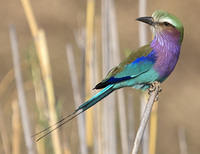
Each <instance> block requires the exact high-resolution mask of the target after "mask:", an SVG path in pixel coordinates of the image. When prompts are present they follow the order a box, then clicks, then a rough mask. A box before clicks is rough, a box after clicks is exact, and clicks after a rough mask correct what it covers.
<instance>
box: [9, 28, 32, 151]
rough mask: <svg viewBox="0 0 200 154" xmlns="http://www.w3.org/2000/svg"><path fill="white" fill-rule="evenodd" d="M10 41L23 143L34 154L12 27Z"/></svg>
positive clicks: (15, 38) (14, 34) (14, 33)
mask: <svg viewBox="0 0 200 154" xmlns="http://www.w3.org/2000/svg"><path fill="white" fill-rule="evenodd" d="M10 40H11V48H12V55H13V64H14V71H15V78H16V86H17V92H18V99H19V101H18V102H19V107H20V113H21V119H22V126H23V129H24V137H25V143H26V147H27V153H28V154H34V153H35V150H34V146H33V141H32V138H31V127H30V123H29V115H28V111H27V106H26V99H25V92H24V88H23V79H22V75H21V69H20V58H19V51H18V43H17V37H16V31H15V29H14V27H10Z"/></svg>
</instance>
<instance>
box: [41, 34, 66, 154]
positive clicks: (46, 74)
mask: <svg viewBox="0 0 200 154" xmlns="http://www.w3.org/2000/svg"><path fill="white" fill-rule="evenodd" d="M37 44H38V45H39V46H38V47H39V48H38V50H37V51H38V56H39V60H40V65H41V70H42V74H43V79H44V83H45V88H46V93H47V100H48V109H49V118H50V119H49V125H50V126H51V125H53V124H55V123H56V122H57V115H56V109H55V96H54V87H53V81H52V75H51V74H52V73H51V69H50V62H49V55H48V49H47V45H46V44H47V43H46V38H45V34H44V31H42V30H40V31H39V32H38V36H37ZM51 136H52V142H53V147H54V150H55V153H56V154H61V153H62V152H61V151H62V150H61V144H60V140H59V134H58V130H56V131H55V132H54V133H51Z"/></svg>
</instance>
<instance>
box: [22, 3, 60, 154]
mask: <svg viewBox="0 0 200 154" xmlns="http://www.w3.org/2000/svg"><path fill="white" fill-rule="evenodd" d="M21 2H22V5H23V8H24V11H25V15H26V18H27V20H28V24H29V26H30V30H31V33H32V36H33V38H34V41H35V46H36V50H37V55H38V57H39V61H40V67H41V71H42V75H43V79H44V83H45V88H46V92H47V100H48V107H49V118H50V121H49V124H50V125H52V124H54V123H56V122H57V115H56V110H55V96H54V87H53V81H52V75H51V74H52V73H51V68H50V62H49V54H48V49H47V43H46V38H45V34H44V31H43V30H41V29H38V26H37V23H36V20H35V17H34V15H33V11H32V8H31V5H30V2H29V0H21ZM51 136H52V142H53V149H54V152H55V154H61V144H60V140H59V135H58V130H56V131H55V132H54V133H51Z"/></svg>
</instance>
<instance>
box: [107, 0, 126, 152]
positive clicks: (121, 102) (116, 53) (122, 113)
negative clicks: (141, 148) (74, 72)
mask: <svg viewBox="0 0 200 154" xmlns="http://www.w3.org/2000/svg"><path fill="white" fill-rule="evenodd" d="M109 2H110V5H109V6H110V8H109V14H110V15H109V21H110V24H109V25H110V26H109V28H110V36H111V37H110V39H111V41H110V42H111V50H112V52H113V57H114V58H113V59H114V65H117V64H119V63H120V47H119V41H118V34H117V24H116V15H115V14H116V13H115V6H114V1H113V0H110V1H109ZM117 99H118V111H119V120H120V136H121V146H122V153H123V154H127V153H128V134H127V123H126V109H125V98H124V90H123V89H121V90H120V91H117Z"/></svg>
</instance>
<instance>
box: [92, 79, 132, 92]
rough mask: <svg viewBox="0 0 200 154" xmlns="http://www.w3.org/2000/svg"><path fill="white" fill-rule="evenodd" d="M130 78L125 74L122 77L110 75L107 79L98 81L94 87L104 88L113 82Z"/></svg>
mask: <svg viewBox="0 0 200 154" xmlns="http://www.w3.org/2000/svg"><path fill="white" fill-rule="evenodd" d="M129 79H131V77H130V76H126V77H122V78H115V77H111V78H109V79H108V80H106V81H102V82H100V83H98V84H97V85H96V86H95V87H94V89H102V88H105V87H106V86H108V85H110V84H113V83H118V82H121V81H124V80H129Z"/></svg>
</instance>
